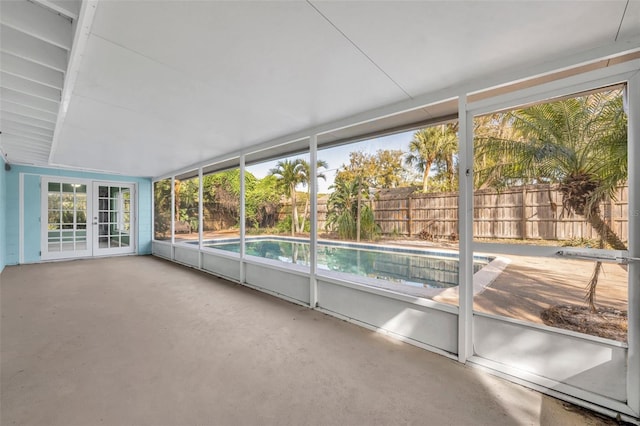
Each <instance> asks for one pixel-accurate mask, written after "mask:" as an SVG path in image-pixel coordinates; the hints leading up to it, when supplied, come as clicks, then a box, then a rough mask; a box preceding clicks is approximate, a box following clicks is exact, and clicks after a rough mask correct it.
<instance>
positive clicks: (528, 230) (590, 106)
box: [473, 86, 629, 341]
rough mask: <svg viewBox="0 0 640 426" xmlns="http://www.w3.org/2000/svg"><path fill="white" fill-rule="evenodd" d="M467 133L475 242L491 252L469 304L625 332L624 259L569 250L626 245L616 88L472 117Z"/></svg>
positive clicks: (603, 251) (609, 250) (608, 333)
mask: <svg viewBox="0 0 640 426" xmlns="http://www.w3.org/2000/svg"><path fill="white" fill-rule="evenodd" d="M474 134H475V138H474V170H475V175H474V181H475V182H474V186H475V188H474V189H475V190H474V212H473V214H474V223H473V230H474V241H475V242H477V243H485V245H484V246H483V247H484V248H487V249H486V251H487V253H484V254H485V255H487V256H489V257H492V258H494V259H495V260H496V262H493V263H494V267H493V268H492V270H493V274H475V275H474V287H476V288H478V289H479V290H480V291H479V293H478V294H477V295H476V297H475V300H474V309H475V310H476V311H480V312H485V313H489V314H496V315H502V316H507V317H510V318H515V319H518V320H524V321H530V322H533V323H538V324H546V325H550V326H553V327H558V328H564V329H569V330H572V331H577V332H581V333H586V334H591V335H596V336H600V337H605V338H609V339H615V340H620V341H625V340H626V329H627V316H626V315H627V300H628V298H627V282H628V272H627V269H626V265H623V264H619V263H616V262H602V261H598V260H597V259H593V260H585V259H581V258H579V257H577V256H576V255H577V254H580V255H583V257H584V255H585V254H586V255H587V256H591V257H596V258H597V257H605V258H606V257H609V258H612V257H613V258H615V254H614V253H615V252H614V251H613V250H626V249H627V241H628V209H627V203H628V202H627V200H628V191H629V188H628V183H627V169H628V166H627V117H626V114H625V112H624V107H623V88H622V87H620V86H617V87H613V88H612V87H609V88H603V89H601V90H597V91H593V92H589V93H584V94H576V95H575V96H573V97H565V98H560V99H549V100H546V101H544V102H540V103H537V104H534V105H526V106H522V107H519V108H516V109H512V110H509V111H501V112H495V113H492V114H487V115H484V116H481V117H475V129H474ZM495 244H501V247H502V248H500V249H498V247H497V246H495ZM504 244H509V246H504ZM492 247H496V248H495V250H499V253H501V254H498V255H495V254H492V252H491V250H492ZM534 249H535V250H536V253H543V252H546V253H547V254H546V255H545V257H540V256H534V255H533V254H531V253H533V250H534ZM505 253H506V254H505ZM572 253H573V255H572ZM541 256H542V255H541Z"/></svg>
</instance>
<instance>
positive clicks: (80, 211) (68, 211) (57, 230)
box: [47, 182, 87, 252]
mask: <svg viewBox="0 0 640 426" xmlns="http://www.w3.org/2000/svg"><path fill="white" fill-rule="evenodd" d="M47 190H48V193H47V208H48V211H47V230H48V233H47V250H48V251H49V252H60V251H69V252H73V251H76V250H86V226H87V214H86V211H87V195H86V192H87V187H86V185H81V184H76V183H68V182H49V183H48V184H47ZM78 229H82V232H81V233H78V232H76V231H77V230H78ZM79 239H80V240H81V241H83V246H81V247H79V246H77V241H79Z"/></svg>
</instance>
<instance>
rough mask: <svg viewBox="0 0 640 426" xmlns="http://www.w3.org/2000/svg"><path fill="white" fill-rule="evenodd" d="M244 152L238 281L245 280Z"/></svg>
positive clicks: (242, 281)
mask: <svg viewBox="0 0 640 426" xmlns="http://www.w3.org/2000/svg"><path fill="white" fill-rule="evenodd" d="M244 168H245V164H244V154H242V155H241V156H240V282H241V283H244V281H245V268H244V240H245V231H246V229H245V228H246V218H245V208H244V202H245V199H246V197H245V189H246V188H245V181H244V171H245V170H244Z"/></svg>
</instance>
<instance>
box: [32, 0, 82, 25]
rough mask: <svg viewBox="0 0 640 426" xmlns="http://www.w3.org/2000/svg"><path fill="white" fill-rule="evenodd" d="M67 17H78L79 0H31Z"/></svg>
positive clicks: (74, 18)
mask: <svg viewBox="0 0 640 426" xmlns="http://www.w3.org/2000/svg"><path fill="white" fill-rule="evenodd" d="M31 1H33V2H34V3H38V4H41V5H42V6H44V7H47V8H49V9H51V10H53V11H54V12H57V13H59V14H61V15H63V16H66V17H67V18H70V19H73V20H74V21H75V20H76V19H78V13H79V12H80V3H81V0H31Z"/></svg>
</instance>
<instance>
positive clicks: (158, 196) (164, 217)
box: [153, 178, 171, 241]
mask: <svg viewBox="0 0 640 426" xmlns="http://www.w3.org/2000/svg"><path fill="white" fill-rule="evenodd" d="M153 239H154V240H160V241H161V240H171V179H170V178H168V179H162V180H159V181H156V182H154V183H153Z"/></svg>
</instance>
